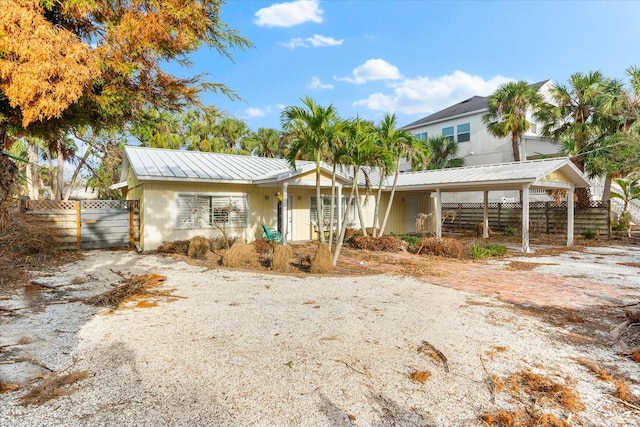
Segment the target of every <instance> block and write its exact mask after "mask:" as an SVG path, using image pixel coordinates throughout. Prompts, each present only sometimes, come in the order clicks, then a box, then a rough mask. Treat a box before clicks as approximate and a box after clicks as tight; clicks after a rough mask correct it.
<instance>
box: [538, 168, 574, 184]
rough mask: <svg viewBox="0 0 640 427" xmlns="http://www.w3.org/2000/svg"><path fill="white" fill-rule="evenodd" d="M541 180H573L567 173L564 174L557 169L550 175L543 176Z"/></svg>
mask: <svg viewBox="0 0 640 427" xmlns="http://www.w3.org/2000/svg"><path fill="white" fill-rule="evenodd" d="M541 181H555V182H571V180H570V179H569V178H567V177H566V176H565V174H563V173H562V172H560V171H559V170H557V171H555V172H552V173H550V174H549V175H547V176H545V177H544V178H542V180H541Z"/></svg>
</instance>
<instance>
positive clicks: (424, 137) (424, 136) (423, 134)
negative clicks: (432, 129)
mask: <svg viewBox="0 0 640 427" xmlns="http://www.w3.org/2000/svg"><path fill="white" fill-rule="evenodd" d="M416 138H418V139H419V140H420V141H426V140H427V138H429V134H428V133H427V132H420V133H418V134H416Z"/></svg>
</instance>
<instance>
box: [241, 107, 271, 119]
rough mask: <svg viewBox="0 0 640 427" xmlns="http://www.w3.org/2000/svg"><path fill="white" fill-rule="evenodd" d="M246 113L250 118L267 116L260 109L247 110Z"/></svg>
mask: <svg viewBox="0 0 640 427" xmlns="http://www.w3.org/2000/svg"><path fill="white" fill-rule="evenodd" d="M244 112H245V114H246V115H247V116H249V117H264V116H266V115H267V112H266V111H264V110H261V109H260V108H247V109H246V110H245V111H244Z"/></svg>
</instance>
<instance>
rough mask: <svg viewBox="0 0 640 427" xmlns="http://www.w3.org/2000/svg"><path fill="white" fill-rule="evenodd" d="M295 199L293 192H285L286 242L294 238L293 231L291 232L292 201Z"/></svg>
mask: <svg viewBox="0 0 640 427" xmlns="http://www.w3.org/2000/svg"><path fill="white" fill-rule="evenodd" d="M295 199H296V196H295V194H291V193H288V194H287V219H288V223H287V236H286V239H287V242H289V241H294V240H295V237H296V236H295V233H294V232H293V201H294V200H295Z"/></svg>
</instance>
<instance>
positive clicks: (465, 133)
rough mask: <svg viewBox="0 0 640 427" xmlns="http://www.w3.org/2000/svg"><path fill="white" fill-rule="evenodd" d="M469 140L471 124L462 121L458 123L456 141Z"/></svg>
mask: <svg viewBox="0 0 640 427" xmlns="http://www.w3.org/2000/svg"><path fill="white" fill-rule="evenodd" d="M470 140H471V125H470V124H469V123H463V124H461V125H458V142H467V141H470Z"/></svg>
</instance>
